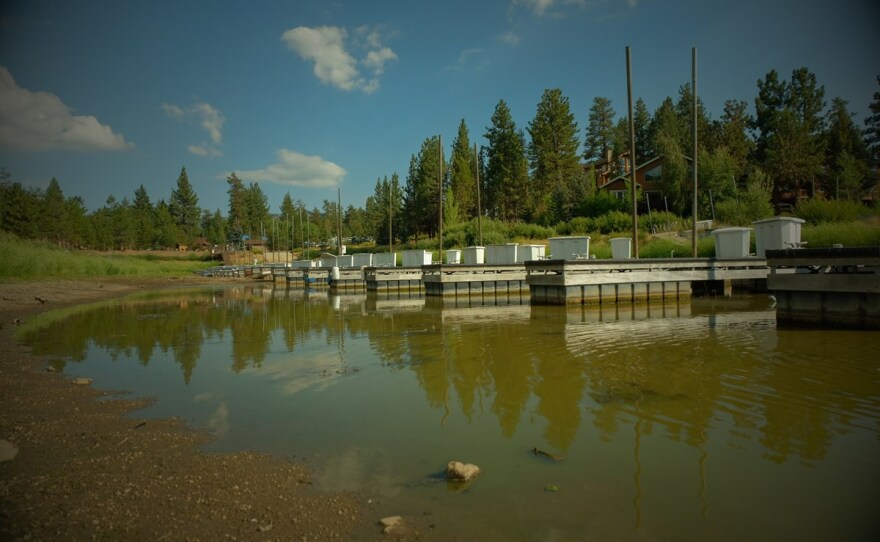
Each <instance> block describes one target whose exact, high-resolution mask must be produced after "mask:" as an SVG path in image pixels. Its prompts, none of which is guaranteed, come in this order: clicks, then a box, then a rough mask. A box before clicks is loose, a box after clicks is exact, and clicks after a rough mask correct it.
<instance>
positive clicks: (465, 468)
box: [446, 461, 480, 482]
mask: <svg viewBox="0 0 880 542" xmlns="http://www.w3.org/2000/svg"><path fill="white" fill-rule="evenodd" d="M478 474H480V467H478V466H476V465H473V464H471V463H462V462H461V461H450V462H449V464H447V465H446V479H447V480H459V481H462V482H466V481H468V480H471V479H473V478H474V477H475V476H476V475H478Z"/></svg>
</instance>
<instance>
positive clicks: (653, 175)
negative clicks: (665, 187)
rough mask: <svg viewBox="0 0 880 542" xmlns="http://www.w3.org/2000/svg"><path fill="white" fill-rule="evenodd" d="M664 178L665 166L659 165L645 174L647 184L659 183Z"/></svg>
mask: <svg viewBox="0 0 880 542" xmlns="http://www.w3.org/2000/svg"><path fill="white" fill-rule="evenodd" d="M662 177H663V166H662V165H657V166H655V167H653V168H651V169H649V170H648V171H646V172H645V182H646V183H659V182H660V180H661V178H662Z"/></svg>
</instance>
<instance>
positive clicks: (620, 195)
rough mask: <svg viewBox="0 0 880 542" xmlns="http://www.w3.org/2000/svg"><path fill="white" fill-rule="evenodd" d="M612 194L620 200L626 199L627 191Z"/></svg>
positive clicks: (614, 191)
mask: <svg viewBox="0 0 880 542" xmlns="http://www.w3.org/2000/svg"><path fill="white" fill-rule="evenodd" d="M611 193H612V194H614V196H615V197H616V198H617V199H619V200H625V199H626V190H612V191H611Z"/></svg>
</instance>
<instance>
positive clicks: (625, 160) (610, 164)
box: [584, 149, 630, 187]
mask: <svg viewBox="0 0 880 542" xmlns="http://www.w3.org/2000/svg"><path fill="white" fill-rule="evenodd" d="M612 152H613V151H612V150H611V149H608V151H607V152H606V155H605V158H602V159H601V160H594V161H592V162H587V163H586V164H585V165H584V170H585V171H589V170H590V168H592V169H593V173H595V175H596V186H597V187H599V186H602V185H603V184H605V183H607V182H608V181H610V180H611V179H613V178H614V177H616V176H617V175H624V174H626V173H628V172H629V168H630V160H629V152H628V151H624V152H622V153H620V155H619V156H616V157H615V156H614V155H613V154H612Z"/></svg>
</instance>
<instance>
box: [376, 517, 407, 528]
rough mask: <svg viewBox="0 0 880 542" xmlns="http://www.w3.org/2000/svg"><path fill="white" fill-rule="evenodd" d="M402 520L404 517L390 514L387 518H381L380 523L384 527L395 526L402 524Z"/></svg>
mask: <svg viewBox="0 0 880 542" xmlns="http://www.w3.org/2000/svg"><path fill="white" fill-rule="evenodd" d="M401 521H403V518H402V517H400V516H388V517H387V518H382V519H380V520H379V523H381V524H382V526H383V527H395V526H397V525H400V522H401Z"/></svg>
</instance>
